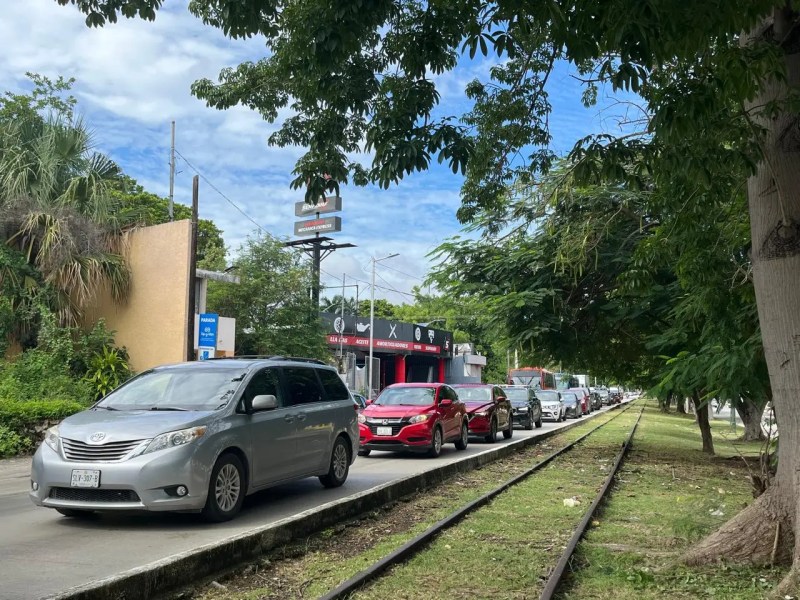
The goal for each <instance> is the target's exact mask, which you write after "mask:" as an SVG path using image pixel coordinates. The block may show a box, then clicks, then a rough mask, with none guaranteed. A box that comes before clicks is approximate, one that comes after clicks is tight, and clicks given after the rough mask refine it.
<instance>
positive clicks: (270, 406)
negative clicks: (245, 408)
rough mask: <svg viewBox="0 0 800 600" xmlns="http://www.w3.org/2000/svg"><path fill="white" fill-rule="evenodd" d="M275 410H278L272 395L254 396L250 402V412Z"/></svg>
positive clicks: (276, 401)
mask: <svg viewBox="0 0 800 600" xmlns="http://www.w3.org/2000/svg"><path fill="white" fill-rule="evenodd" d="M276 408H278V399H277V398H276V397H275V396H273V395H272V394H261V395H258V396H255V397H254V398H253V400H252V401H251V402H250V410H251V412H258V411H261V410H274V409H276Z"/></svg>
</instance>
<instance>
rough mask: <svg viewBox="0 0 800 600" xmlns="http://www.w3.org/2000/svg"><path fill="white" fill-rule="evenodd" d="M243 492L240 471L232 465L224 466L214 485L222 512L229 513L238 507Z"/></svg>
mask: <svg viewBox="0 0 800 600" xmlns="http://www.w3.org/2000/svg"><path fill="white" fill-rule="evenodd" d="M241 491H242V481H241V479H240V478H239V471H238V470H237V469H236V467H234V466H233V465H232V464H227V465H224V466H223V467H222V468H221V469H220V470H219V473H217V480H216V482H215V484H214V495H215V497H216V499H217V506H219V508H220V510H221V511H223V512H228V511H229V510H231V509H232V508H233V507H234V506H236V502H237V501H238V500H239V494H240V493H241Z"/></svg>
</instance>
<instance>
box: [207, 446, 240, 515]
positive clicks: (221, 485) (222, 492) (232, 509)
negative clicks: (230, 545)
mask: <svg viewBox="0 0 800 600" xmlns="http://www.w3.org/2000/svg"><path fill="white" fill-rule="evenodd" d="M246 491H247V490H246V483H245V476H244V466H243V465H242V461H241V460H240V459H239V457H238V456H236V455H235V454H232V453H226V454H223V455H222V456H220V457H219V458H218V459H217V462H216V463H215V464H214V468H213V469H212V470H211V477H210V478H209V480H208V497H207V498H206V505H205V506H204V507H203V513H202V514H203V518H205V519H206V520H207V521H213V522H214V523H222V522H223V521H230V520H231V519H232V518H233V517H235V516H236V515H237V514H239V511H240V510H241V509H242V504H243V503H244V496H245V493H246ZM231 501H233V503H232V504H231ZM220 503H222V504H220Z"/></svg>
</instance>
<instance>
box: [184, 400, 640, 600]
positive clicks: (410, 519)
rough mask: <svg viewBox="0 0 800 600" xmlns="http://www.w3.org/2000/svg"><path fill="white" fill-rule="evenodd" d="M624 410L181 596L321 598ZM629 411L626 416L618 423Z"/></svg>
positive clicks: (287, 547) (213, 598) (288, 547)
mask: <svg viewBox="0 0 800 600" xmlns="http://www.w3.org/2000/svg"><path fill="white" fill-rule="evenodd" d="M634 411H635V412H638V410H636V409H631V410H630V411H628V412H629V413H633V412H634ZM617 415H619V412H618V411H611V412H607V413H604V414H602V415H599V416H597V417H594V418H593V419H591V420H587V421H586V422H585V423H582V424H581V425H578V426H577V427H575V428H573V429H570V430H569V431H566V432H564V433H561V434H557V435H555V436H553V437H551V438H549V439H547V440H543V441H542V442H540V443H538V444H535V445H533V446H528V447H527V448H525V449H524V450H521V451H520V452H518V453H517V454H515V455H513V456H510V457H506V458H504V459H500V460H497V461H494V462H492V463H489V464H487V465H484V466H483V467H482V468H479V469H476V470H474V471H471V472H469V473H463V474H460V475H457V476H454V477H451V478H449V479H447V480H445V481H444V482H442V483H441V484H440V485H438V486H437V487H435V488H431V489H428V490H423V491H420V492H418V493H415V494H412V495H410V496H407V497H405V498H403V499H402V500H400V501H398V502H396V503H393V504H390V505H387V506H384V507H381V508H380V509H376V510H373V511H371V512H370V513H368V514H366V515H363V516H362V517H361V518H359V519H354V520H351V521H349V522H345V523H342V524H339V525H337V526H336V527H333V528H329V529H326V530H323V531H322V532H320V533H318V534H315V535H313V536H311V537H308V538H305V539H302V540H297V541H295V542H293V543H292V544H289V545H285V546H282V547H280V548H276V549H275V550H273V551H271V552H269V553H268V554H266V555H265V556H264V557H263V558H262V559H260V560H258V561H256V562H253V563H251V564H249V565H247V566H245V567H243V568H241V569H238V570H236V571H234V572H231V573H229V574H227V575H226V576H225V577H221V578H218V579H217V581H218V582H221V583H222V585H223V586H224V587H225V589H223V588H220V587H217V586H208V585H207V584H203V585H202V586H200V587H197V588H195V589H192V590H186V591H184V592H181V593H180V594H179V595H178V596H176V597H180V598H197V599H202V600H232V599H234V598H235V599H237V600H238V599H243V600H248V599H252V600H255V599H259V600H262V599H265V600H266V599H270V600H271V599H278V598H280V599H284V598H316V597H318V596H320V595H322V594H323V593H325V592H327V591H328V590H330V589H333V588H334V587H336V586H337V585H339V584H340V583H341V582H342V581H344V580H346V579H348V578H349V577H351V576H352V575H354V574H355V573H357V572H359V571H361V570H362V569H364V568H366V567H367V566H368V565H370V564H371V563H372V562H374V561H375V560H377V559H378V558H380V557H382V556H386V555H387V554H389V553H390V552H392V551H393V550H395V549H396V548H398V547H399V546H401V545H403V544H404V543H405V542H407V541H408V540H409V539H411V538H412V537H414V536H415V535H417V534H418V533H420V532H422V531H424V530H425V529H427V528H428V527H430V526H431V525H432V524H433V523H435V522H436V521H438V520H439V519H441V518H443V517H444V516H446V515H448V514H449V513H451V512H452V511H453V510H455V509H456V508H457V507H458V506H461V505H462V504H466V503H467V502H469V501H471V500H474V499H475V498H477V497H479V496H480V495H481V494H483V493H485V492H487V491H489V490H490V489H492V488H494V487H496V486H497V485H499V484H500V483H502V482H503V481H506V480H507V479H509V478H511V477H513V476H514V475H517V474H519V473H521V472H523V471H524V470H526V469H528V468H530V467H531V466H532V465H533V464H535V463H536V462H537V460H539V459H541V458H543V457H544V456H546V455H548V454H550V453H551V452H553V451H554V450H556V449H558V448H561V447H563V446H565V445H566V444H568V443H570V442H571V441H574V440H575V439H577V438H579V437H580V436H582V435H584V434H585V433H587V432H588V431H590V430H591V429H593V428H595V427H597V426H598V425H600V424H602V423H605V422H607V421H609V420H611V419H612V418H614V417H616V416H617ZM625 417H626V415H622V416H620V417H619V418H617V419H616V421H615V422H617V421H620V420H622V419H624V418H625ZM609 427H610V426H609ZM600 431H603V429H601V430H600ZM598 433H599V432H598ZM359 460H363V459H359ZM366 460H369V459H366ZM420 460H424V459H423V458H421V459H420Z"/></svg>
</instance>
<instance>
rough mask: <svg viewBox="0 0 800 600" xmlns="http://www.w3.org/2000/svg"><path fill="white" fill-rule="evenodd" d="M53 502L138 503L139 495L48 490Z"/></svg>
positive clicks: (83, 490) (98, 490)
mask: <svg viewBox="0 0 800 600" xmlns="http://www.w3.org/2000/svg"><path fill="white" fill-rule="evenodd" d="M50 498H52V499H53V500H72V501H73V502H139V494H137V493H136V492H134V491H133V490H106V489H99V488H97V489H92V488H65V487H54V488H50Z"/></svg>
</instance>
